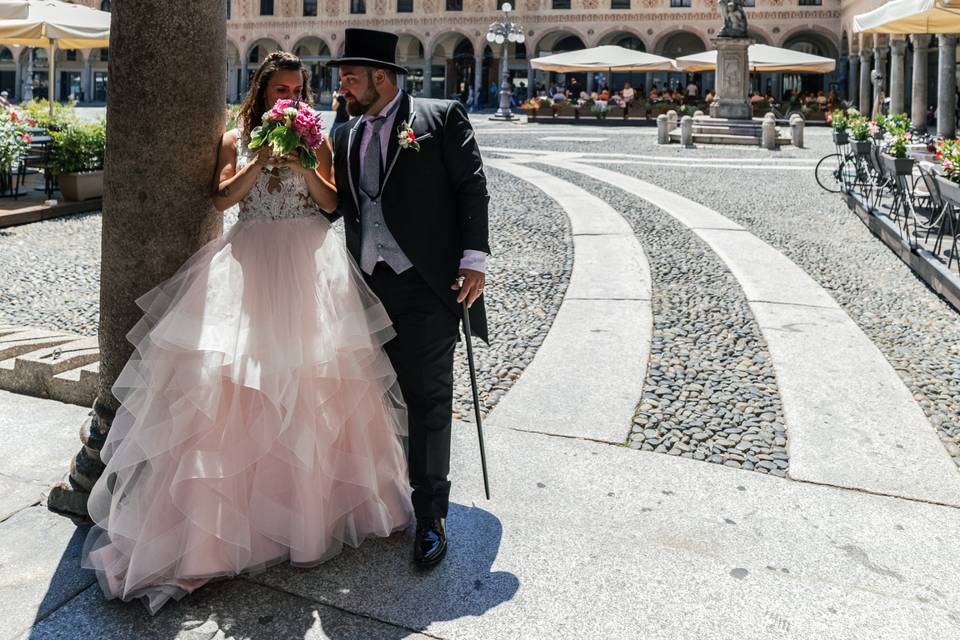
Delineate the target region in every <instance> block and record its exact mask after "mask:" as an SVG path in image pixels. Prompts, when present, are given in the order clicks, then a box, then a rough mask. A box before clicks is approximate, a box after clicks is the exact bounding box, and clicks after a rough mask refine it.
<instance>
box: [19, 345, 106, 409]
mask: <svg viewBox="0 0 960 640" xmlns="http://www.w3.org/2000/svg"><path fill="white" fill-rule="evenodd" d="M8 329H10V327H6V326H5V327H0V389H3V390H6V391H12V392H14V393H22V394H25V395H31V396H37V397H40V398H51V399H53V400H59V401H61V402H69V403H72V404H80V405H83V406H90V405H91V404H92V403H93V400H94V397H95V395H96V386H97V377H98V372H99V363H98V361H99V359H100V349H99V344H98V341H97V338H95V337H87V336H78V335H73V334H70V333H65V332H62V331H50V330H46V329H35V328H32V327H13V329H14V330H13V331H10V332H8V333H4V332H6V331H7V330H8Z"/></svg>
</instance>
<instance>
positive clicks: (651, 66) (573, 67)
mask: <svg viewBox="0 0 960 640" xmlns="http://www.w3.org/2000/svg"><path fill="white" fill-rule="evenodd" d="M530 66H531V67H533V68H534V69H540V70H542V71H555V72H557V73H576V72H579V71H587V72H589V71H619V72H629V71H636V72H642V71H676V70H677V67H676V65H674V63H673V60H671V59H670V58H664V57H663V56H657V55H654V54H652V53H645V52H643V51H634V50H633V49H627V48H625V47H618V46H616V45H604V46H602V47H593V48H592V49H581V50H579V51H568V52H566V53H557V54H554V55H552V56H543V57H540V58H534V59H533V60H531V61H530Z"/></svg>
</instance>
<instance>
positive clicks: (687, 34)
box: [651, 30, 713, 93]
mask: <svg viewBox="0 0 960 640" xmlns="http://www.w3.org/2000/svg"><path fill="white" fill-rule="evenodd" d="M656 47H657V49H656V50H657V53H658V54H659V55H661V56H664V57H667V58H674V59H676V58H679V57H681V56H688V55H691V54H694V53H701V52H703V51H706V50H707V49H708V47H707V43H706V42H704V40H703V38H701V37H700V36H699V35H697V34H696V33H694V32H693V31H685V30H684V31H674V32H672V33H668V34H667V35H665V36H664V37H662V38H661V39H660V40H659V41H658V42H657V45H656ZM651 75H652V76H653V78H654V82H655V83H656V86H657V88H658V89H659V90H661V91H662V90H663V89H664V88H665V87H669V88H672V89H675V90H679V91H681V92H683V91H684V90H685V87H686V85H687V84H688V83H689V82H691V81H692V82H693V83H694V84H696V85H697V86H698V87H699V89H700V91H701V93H702V92H703V91H705V90H706V88H707V87H708V86H712V85H713V73H712V72H711V73H682V72H677V73H674V72H665V71H661V72H657V73H655V74H651Z"/></svg>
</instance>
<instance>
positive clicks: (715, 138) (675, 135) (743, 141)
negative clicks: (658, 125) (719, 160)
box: [670, 129, 790, 147]
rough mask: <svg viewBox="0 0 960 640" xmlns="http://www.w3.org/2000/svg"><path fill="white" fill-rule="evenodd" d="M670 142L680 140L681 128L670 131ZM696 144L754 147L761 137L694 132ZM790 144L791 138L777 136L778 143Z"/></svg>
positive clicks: (758, 144)
mask: <svg viewBox="0 0 960 640" xmlns="http://www.w3.org/2000/svg"><path fill="white" fill-rule="evenodd" d="M670 142H680V130H679V129H675V130H673V131H671V132H670ZM693 142H694V144H697V143H700V144H739V145H750V146H754V147H758V146H760V138H759V137H758V136H753V135H738V134H732V133H696V132H695V133H694V134H693ZM788 144H790V138H788V137H785V136H783V135H779V136H777V145H778V146H782V145H788Z"/></svg>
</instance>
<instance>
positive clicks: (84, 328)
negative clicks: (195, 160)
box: [0, 170, 573, 421]
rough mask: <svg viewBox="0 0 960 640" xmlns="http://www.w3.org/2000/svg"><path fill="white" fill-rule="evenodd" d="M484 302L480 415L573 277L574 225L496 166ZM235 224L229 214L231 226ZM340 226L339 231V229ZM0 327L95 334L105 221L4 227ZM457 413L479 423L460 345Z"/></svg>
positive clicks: (527, 352) (521, 361)
mask: <svg viewBox="0 0 960 640" xmlns="http://www.w3.org/2000/svg"><path fill="white" fill-rule="evenodd" d="M489 173H490V179H491V191H492V200H491V206H490V214H491V215H490V229H491V251H492V252H493V254H492V258H491V259H490V261H489V265H488V268H489V273H488V283H489V284H488V285H487V289H486V294H485V295H486V304H487V313H488V322H489V325H490V329H491V336H492V343H491V344H490V345H489V346H487V345H486V344H484V343H483V342H482V341H475V344H474V353H475V360H476V365H477V377H478V386H479V388H480V401H481V411H482V412H483V413H484V414H485V413H487V412H489V410H490V409H491V408H492V407H493V406H494V405H495V404H496V402H497V400H499V399H500V398H501V397H502V396H503V394H504V393H505V392H506V391H507V390H508V389H509V388H510V386H511V385H512V383H513V381H514V380H516V379H517V377H518V376H519V375H520V373H521V372H522V371H523V368H524V367H525V366H526V365H527V364H529V362H530V360H531V359H532V358H533V355H534V353H535V352H536V347H537V345H539V344H540V343H541V342H542V341H543V338H544V337H545V336H546V333H547V331H548V330H549V328H550V325H551V323H552V322H553V317H554V316H555V315H556V313H557V309H558V308H559V306H560V302H561V301H562V299H563V293H564V291H565V290H566V286H567V283H568V281H569V278H570V270H571V268H572V265H573V253H572V245H571V240H570V230H569V223H568V221H567V218H566V216H565V215H564V214H563V212H562V211H561V210H560V208H559V206H558V205H557V204H556V202H554V201H553V200H552V199H550V198H549V197H547V196H546V195H545V194H543V193H542V192H541V191H539V190H537V189H533V188H531V187H530V186H529V185H526V184H524V183H523V182H522V181H519V180H517V179H516V178H513V177H511V176H509V175H505V174H501V173H499V172H497V171H495V170H491V171H490V172H489ZM236 220H237V213H236V210H235V209H234V210H231V211H227V212H226V214H225V217H224V226H225V228H229V227H230V225H232V224H233V223H235V222H236ZM340 226H341V223H339V222H338V223H337V225H336V227H337V228H338V230H339V229H340ZM0 255H3V256H4V259H3V260H2V261H0V282H3V283H4V285H5V286H4V287H2V288H0V324H12V325H23V326H34V327H41V328H51V329H63V330H67V331H72V332H74V333H78V334H82V335H96V332H97V322H98V319H99V311H98V309H99V280H100V215H99V214H85V215H82V216H76V217H72V218H60V219H56V220H49V221H45V222H40V223H35V224H29V225H23V226H19V227H11V228H9V229H5V230H0ZM454 375H455V380H456V394H455V400H454V409H455V411H454V415H455V417H456V418H458V419H460V418H462V419H464V420H468V421H472V420H473V398H472V393H471V390H470V376H469V370H468V367H467V364H466V349H465V347H464V345H463V343H461V344H460V345H459V348H458V349H457V355H456V368H455V374H454Z"/></svg>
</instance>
